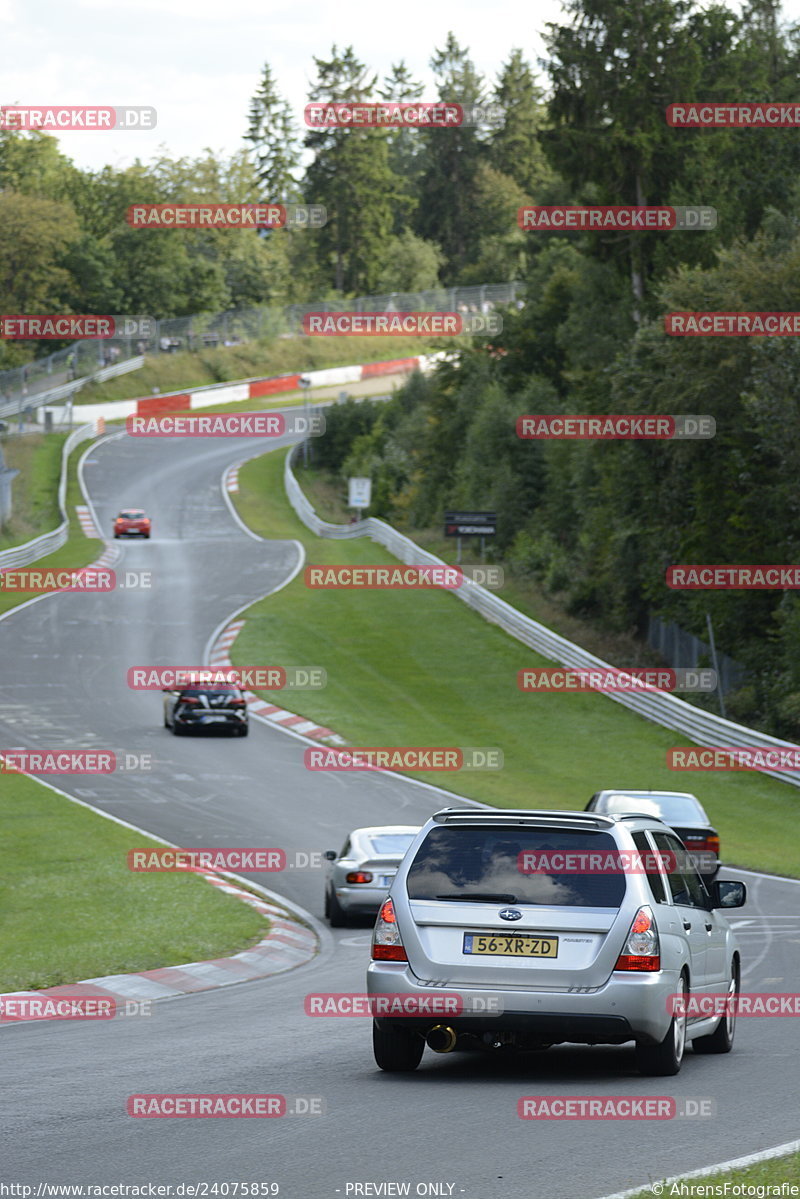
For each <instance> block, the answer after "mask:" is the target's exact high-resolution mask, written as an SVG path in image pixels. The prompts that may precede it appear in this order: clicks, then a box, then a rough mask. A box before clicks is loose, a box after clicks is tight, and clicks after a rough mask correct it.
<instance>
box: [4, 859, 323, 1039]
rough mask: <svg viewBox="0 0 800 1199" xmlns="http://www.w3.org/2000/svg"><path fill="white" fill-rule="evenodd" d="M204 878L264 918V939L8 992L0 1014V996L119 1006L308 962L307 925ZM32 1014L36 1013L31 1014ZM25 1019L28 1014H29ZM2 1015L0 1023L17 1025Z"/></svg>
mask: <svg viewBox="0 0 800 1199" xmlns="http://www.w3.org/2000/svg"><path fill="white" fill-rule="evenodd" d="M193 873H195V874H199V875H202V877H203V878H205V879H206V880H207V882H209V883H212V884H213V885H214V886H215V887H219V889H220V890H221V891H224V892H225V893H226V894H228V895H236V896H237V897H238V898H239V899H242V900H244V902H245V903H249V904H250V906H251V907H254V908H255V909H256V911H257V912H260V913H261V914H262V915H263V916H267V917H268V918H269V920H270V922H271V923H270V930H269V933H268V934H267V936H266V937H264V938H263V939H262V940H261V941H259V942H258V944H257V945H254V946H253V947H252V949H246V950H244V951H243V952H242V953H235V954H234V955H233V957H229V958H213V959H211V960H210V961H207V962H186V963H185V964H183V965H181V966H162V967H160V968H158V969H156V970H141V971H139V972H138V973H135V974H107V975H104V976H103V977H102V978H86V979H83V980H82V981H81V982H77V983H70V984H64V985H62V986H58V987H47V988H46V989H44V990H41V991H9V992H6V993H5V994H1V995H0V1013H1V1012H2V1009H3V1006H4V1005H3V1000H7V999H11V998H14V999H19V998H23V997H24V998H34V997H35V998H37V999H42V998H46V997H48V996H49V997H51V998H53V999H57V998H59V997H61V998H63V997H65V996H69V997H70V998H74V997H77V996H89V995H94V996H100V997H103V998H107V997H110V998H112V999H114V1000H116V1002H117V1004H118V1005H122V1007H123V1010H124V1004H125V1002H126V1001H129V1000H137V1001H142V1000H147V1001H153V1000H158V999H175V998H177V997H178V996H181V995H191V994H194V993H195V992H197V991H210V990H213V989H214V988H216V987H229V986H232V985H233V984H234V983H242V982H252V981H253V980H255V979H259V978H267V977H268V976H269V975H272V974H282V973H283V972H284V971H286V970H293V969H294V968H295V967H296V966H302V965H304V964H305V963H306V962H309V961H310V960H311V959H312V958H313V957H314V955H315V954H316V952H317V949H318V939H317V936H316V934H315V933H314V932H312V931H311V929H308V928H305V927H303V926H302V925H300V924H296V923H295V922H294V921H292V920H290V919H289V918H288V915H287V913H286V912H285V911H284V910H283V909H282V908H279V907H276V906H275V905H274V904H271V903H267V902H266V900H263V899H259V898H258V896H256V895H252V894H251V893H250V892H249V891H243V890H242V888H241V887H237V886H235V885H234V884H233V883H231V882H230V881H229V880H228V879H225V878H221V877H220V876H219V875H218V874H213V873H212V872H211V871H208V870H195V871H193ZM33 1018H36V1017H33ZM29 1019H30V1017H29ZM20 1022H22V1021H16V1020H13V1021H12V1020H9V1018H8V1017H6V1018H5V1019H4V1020H2V1021H1V1023H3V1024H6V1023H20Z"/></svg>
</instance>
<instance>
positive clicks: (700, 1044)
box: [692, 962, 739, 1053]
mask: <svg viewBox="0 0 800 1199" xmlns="http://www.w3.org/2000/svg"><path fill="white" fill-rule="evenodd" d="M738 994H739V969H738V967H737V965H736V963H734V962H732V963H731V977H730V981H729V983H728V995H729V996H736V995H738ZM735 1031H736V1015H735V1013H734V1014H732V1015H728V1016H720V1018H719V1024H718V1025H717V1027H716V1028H715V1029H714V1031H713V1032H712V1033H709V1034H708V1036H707V1037H697V1038H696V1040H694V1041H692V1049H693V1050H694V1051H695V1053H730V1051H731V1050H732V1049H733V1036H734V1033H735Z"/></svg>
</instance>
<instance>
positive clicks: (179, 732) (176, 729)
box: [172, 720, 186, 737]
mask: <svg viewBox="0 0 800 1199" xmlns="http://www.w3.org/2000/svg"><path fill="white" fill-rule="evenodd" d="M185 731H186V730H185V729H184V727H183V725H181V724H178V722H177V720H176V721H174V723H173V725H172V732H173V734H174V735H175V736H176V737H182V736H183V734H184V733H185Z"/></svg>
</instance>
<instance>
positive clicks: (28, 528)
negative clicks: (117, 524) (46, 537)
mask: <svg viewBox="0 0 800 1199" xmlns="http://www.w3.org/2000/svg"><path fill="white" fill-rule="evenodd" d="M66 439H67V435H66V433H26V434H25V435H24V436H21V437H18V436H15V437H5V438H2V439H1V440H0V444H2V448H3V454H4V457H5V462H6V466H7V467H9V468H10V469H12V470H18V471H19V472H20V473H19V474H18V475H17V477H16V479H13V480H12V483H11V488H12V498H13V507H12V510H11V518H10V520H9V521H8V522H7V523H6V524H5V525H4V526H3V527H2V528H0V550H5V549H9V548H10V547H11V546H14V545H22V543H23V542H25V541H31V540H32V539H33V538H34V537H39V536H40V535H41V534H42V533H49V531H50V530H51V529H55V528H56V526H57V525H59V524H60V523H61V516H60V515H59V511H58V481H59V479H60V477H61V450H62V447H63V445H64V442H65V441H66Z"/></svg>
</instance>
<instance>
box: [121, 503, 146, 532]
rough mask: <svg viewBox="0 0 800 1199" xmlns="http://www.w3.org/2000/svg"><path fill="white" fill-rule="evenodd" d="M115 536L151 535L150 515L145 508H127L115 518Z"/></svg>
mask: <svg viewBox="0 0 800 1199" xmlns="http://www.w3.org/2000/svg"><path fill="white" fill-rule="evenodd" d="M114 536H115V537H149V536H150V517H149V516H148V515H147V513H146V512H145V511H144V509H143V508H125V509H123V511H122V512H120V514H119V516H117V517H116V519H115V520H114Z"/></svg>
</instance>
